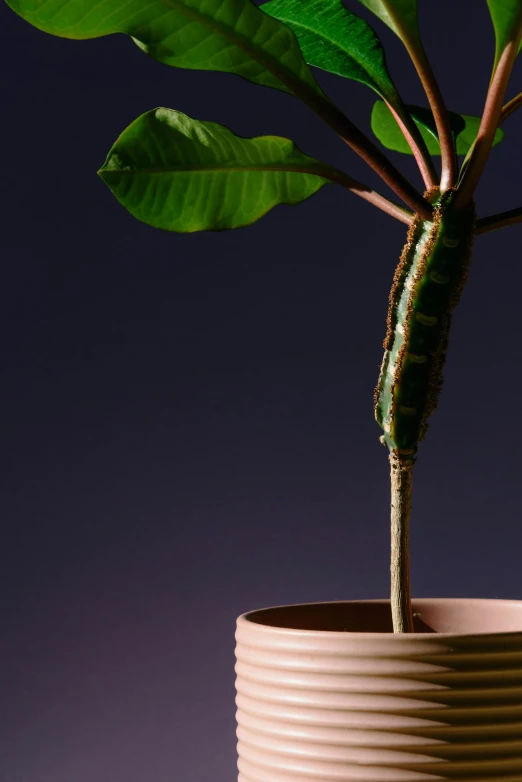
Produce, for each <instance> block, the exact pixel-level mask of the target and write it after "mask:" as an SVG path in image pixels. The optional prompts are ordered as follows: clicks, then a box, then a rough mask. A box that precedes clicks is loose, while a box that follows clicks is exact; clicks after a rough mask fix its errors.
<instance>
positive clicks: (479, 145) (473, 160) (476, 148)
mask: <svg viewBox="0 0 522 782" xmlns="http://www.w3.org/2000/svg"><path fill="white" fill-rule="evenodd" d="M521 34H522V28H521V29H520V30H519V32H518V35H517V36H516V37H515V38H514V39H513V40H512V41H510V42H509V43H508V44H507V45H506V47H505V48H504V50H503V51H502V53H501V55H500V57H499V60H498V64H497V67H496V68H495V71H494V73H493V77H492V79H491V83H490V86H489V90H488V94H487V97H486V103H485V106H484V112H483V114H482V120H481V123H480V127H479V130H478V133H477V138H476V139H475V143H474V145H473V150H472V152H471V155H470V157H469V160H468V162H467V166H466V169H465V171H464V174H463V176H462V180H461V182H460V184H459V187H458V190H457V194H456V196H455V200H454V206H455V208H456V209H463V208H464V207H466V206H467V204H469V202H470V201H471V199H472V198H473V193H474V192H475V188H476V186H477V184H478V181H479V179H480V177H481V176H482V172H483V171H484V167H485V165H486V162H487V159H488V157H489V153H490V151H491V147H492V145H493V140H494V138H495V133H496V130H497V128H498V125H499V122H500V117H501V112H502V102H503V100H504V96H505V94H506V90H507V86H508V82H509V77H510V76H511V71H512V70H513V65H514V63H515V59H516V56H517V53H518V44H519V41H520V35H521Z"/></svg>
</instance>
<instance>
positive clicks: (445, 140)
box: [406, 43, 457, 192]
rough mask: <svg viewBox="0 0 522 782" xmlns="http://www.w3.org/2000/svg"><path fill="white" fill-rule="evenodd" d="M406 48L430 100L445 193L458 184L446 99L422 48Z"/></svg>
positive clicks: (411, 46) (441, 185)
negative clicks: (438, 145)
mask: <svg viewBox="0 0 522 782" xmlns="http://www.w3.org/2000/svg"><path fill="white" fill-rule="evenodd" d="M406 48H407V50H408V54H409V55H410V57H411V60H412V62H413V64H414V66H415V68H416V70H417V73H418V75H419V78H420V80H421V83H422V86H423V87H424V92H425V93H426V97H427V98H428V101H429V104H430V108H431V110H432V112H433V119H434V120H435V126H436V128H437V135H438V137H439V144H440V154H441V161H442V170H441V180H440V189H441V192H444V191H445V190H447V189H448V188H450V187H453V185H454V184H455V182H456V179H457V154H456V151H455V142H454V140H453V134H452V132H451V127H450V123H449V116H448V112H447V109H446V105H445V103H444V98H443V96H442V92H441V91H440V87H439V85H438V82H437V79H436V78H435V74H434V73H433V70H432V67H431V65H430V62H429V60H428V58H427V57H426V53H425V52H424V49H423V48H422V46H413V45H410V44H409V43H406Z"/></svg>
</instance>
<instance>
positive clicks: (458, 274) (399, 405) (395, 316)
mask: <svg viewBox="0 0 522 782" xmlns="http://www.w3.org/2000/svg"><path fill="white" fill-rule="evenodd" d="M454 194H455V190H454V189H451V190H447V191H446V192H445V193H443V194H442V195H440V193H439V192H438V190H437V189H433V190H431V191H428V192H426V193H425V197H426V199H427V200H429V201H430V203H433V206H434V213H433V220H432V221H426V220H424V219H423V218H422V217H421V216H420V215H417V216H416V217H415V219H414V221H413V222H412V224H411V226H410V230H409V231H408V236H407V240H406V245H405V247H404V250H403V252H402V255H401V259H400V262H399V265H398V267H397V269H396V271H395V276H394V279H393V286H392V289H391V292H390V299H389V308H388V323H387V325H388V329H387V334H386V338H385V340H384V357H383V361H382V364H381V372H380V376H379V381H378V384H377V388H376V389H375V417H376V419H377V422H378V423H379V425H380V426H381V427H382V429H383V431H384V434H383V435H382V436H381V438H380V440H381V442H382V443H383V445H385V446H386V447H387V448H388V451H389V453H390V468H391V538H392V540H391V603H392V615H393V629H394V632H396V633H408V632H413V619H412V612H411V598H410V573H409V567H410V553H409V521H410V505H411V479H412V471H413V465H414V463H415V458H416V454H417V449H418V446H419V443H420V442H421V441H422V440H424V437H425V435H426V432H427V430H428V418H429V417H430V415H431V414H432V413H433V411H434V410H435V408H436V406H437V400H438V397H439V393H440V389H441V386H442V381H443V375H442V371H443V367H444V361H445V358H446V350H447V347H448V337H449V330H450V326H451V316H452V313H453V309H454V308H455V305H456V304H457V302H458V300H459V297H460V294H461V292H462V289H463V287H464V284H465V282H466V277H467V273H468V267H469V262H470V259H471V249H472V244H473V236H474V230H475V207H474V204H470V205H469V207H468V208H467V209H465V210H464V211H462V212H460V211H456V210H455V209H454V208H453V206H452V199H453V196H454Z"/></svg>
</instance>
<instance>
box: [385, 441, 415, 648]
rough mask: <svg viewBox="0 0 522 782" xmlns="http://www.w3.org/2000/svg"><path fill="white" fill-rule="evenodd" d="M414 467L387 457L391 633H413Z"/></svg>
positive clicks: (391, 456)
mask: <svg viewBox="0 0 522 782" xmlns="http://www.w3.org/2000/svg"><path fill="white" fill-rule="evenodd" d="M412 472H413V464H412V463H409V464H404V463H403V462H401V460H400V459H399V458H398V457H397V456H396V454H394V453H391V454H390V478H391V608H392V619H393V632H394V633H412V632H413V614H412V610H411V593H410V510H411V484H412Z"/></svg>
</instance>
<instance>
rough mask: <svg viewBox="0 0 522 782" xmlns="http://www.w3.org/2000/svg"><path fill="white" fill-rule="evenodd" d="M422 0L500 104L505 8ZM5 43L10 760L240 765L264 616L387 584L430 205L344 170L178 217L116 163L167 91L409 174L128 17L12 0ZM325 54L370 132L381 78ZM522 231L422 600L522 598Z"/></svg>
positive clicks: (439, 490) (70, 764)
mask: <svg viewBox="0 0 522 782" xmlns="http://www.w3.org/2000/svg"><path fill="white" fill-rule="evenodd" d="M420 5H421V7H422V20H423V30H424V36H425V41H426V46H427V49H428V52H429V54H430V56H431V57H432V59H433V62H434V66H435V69H436V72H437V74H438V76H439V77H440V82H441V85H442V88H443V90H444V92H445V94H446V96H447V102H448V105H449V107H450V108H452V109H454V110H457V111H463V112H467V113H480V111H481V109H482V104H483V99H484V94H485V88H486V86H487V83H488V78H489V73H490V65H491V58H492V53H493V34H492V30H491V27H490V22H489V17H488V12H487V7H486V3H485V2H484V1H482V2H477V1H476V0H468V2H459V3H455V2H454V0H437V2H434V1H432V2H423V3H421V4H420ZM351 7H352V8H354V10H358V11H359V12H360V13H361V14H362V15H364V16H367V14H366V11H365V9H363V8H362V6H361V7H359V6H358V4H357V3H355V1H354V2H352V3H351ZM444 17H445V18H446V21H444ZM375 26H376V27H377V28H378V30H379V33H380V34H381V37H382V40H383V41H384V42H385V43H386V44H387V48H388V51H389V53H390V59H391V60H392V62H393V67H392V73H393V75H394V77H395V79H396V81H397V82H398V83H399V86H401V87H402V89H403V94H404V96H405V98H406V100H408V101H410V102H423V98H422V94H421V91H420V88H419V86H418V83H417V81H416V77H415V74H414V72H413V70H412V68H411V67H410V66H409V63H408V60H407V58H406V55H405V53H404V51H403V50H402V49H401V46H400V43H399V42H398V40H396V39H394V37H393V35H392V34H391V33H390V32H389V31H388V30H387V29H386V28H384V27H383V26H382V25H380V24H379V22H378V21H377V20H376V21H375ZM460 46H461V47H462V51H461V52H460V53H459V47H460ZM469 55H471V57H470V61H469V62H468V61H467V57H468V56H469ZM0 58H1V64H0V93H1V106H2V109H1V110H2V121H1V125H0V134H1V144H2V164H1V187H0V197H1V201H2V204H1V223H2V230H1V233H0V245H1V257H2V284H1V286H0V297H1V304H0V317H1V321H2V323H1V344H2V350H1V356H2V357H1V379H0V393H1V407H0V415H1V424H0V431H1V449H0V453H1V460H2V464H1V476H2V479H1V496H2V543H1V546H0V578H1V580H2V583H1V588H0V604H1V605H0V608H1V641H0V704H1V705H0V723H1V724H0V745H1V746H0V780H1V782H174V780H175V781H176V782H233V780H234V779H236V775H237V772H236V750H235V743H236V739H235V705H234V695H235V693H234V630H235V619H236V617H237V616H238V615H239V614H241V613H243V612H245V611H247V610H250V609H253V608H259V607H262V606H269V605H275V604H282V603H296V602H307V601H312V602H313V601H322V600H343V599H353V598H363V597H366V598H370V597H386V596H387V595H388V568H389V564H388V548H389V541H388V505H389V499H388V463H387V459H386V452H385V450H384V449H383V448H382V446H381V445H380V444H379V441H378V437H379V433H380V431H379V429H378V427H377V425H376V424H375V422H374V420H373V412H372V392H373V388H374V385H375V383H376V379H377V375H378V370H379V365H380V361H381V356H382V347H381V344H382V339H383V337H384V331H385V316H386V306H387V297H388V291H389V288H390V284H391V279H392V276H393V272H394V268H395V265H396V263H397V260H398V256H399V254H400V251H401V248H402V245H403V241H404V226H403V225H402V224H400V223H398V222H396V221H394V220H393V219H392V218H390V217H388V216H387V215H385V214H384V213H381V212H379V211H377V210H376V209H374V208H373V207H371V206H370V205H368V204H367V203H365V202H363V201H362V200H360V199H358V198H356V197H355V196H353V195H351V194H350V193H348V192H347V191H344V190H342V189H341V188H337V187H334V186H331V187H326V188H324V189H323V190H322V191H321V192H319V193H318V194H317V195H315V196H314V197H313V198H311V199H310V200H309V201H307V202H306V203H304V204H301V205H300V206H295V207H288V206H282V207H278V208H276V209H274V210H273V211H272V212H270V213H269V214H268V215H267V216H266V217H264V218H263V219H262V220H261V221H260V222H258V223H257V224H256V225H254V226H252V227H249V228H243V229H241V230H238V231H235V232H230V233H214V234H213V233H209V234H199V235H197V234H195V235H185V236H183V235H176V234H169V233H166V232H160V231H156V230H154V229H152V228H149V227H147V226H146V225H144V224H142V223H139V222H138V221H136V220H135V219H133V218H132V217H131V216H130V215H129V214H128V213H127V212H126V211H125V210H124V209H123V207H121V206H120V205H119V204H118V203H117V201H116V200H115V199H114V198H113V196H112V195H111V193H110V191H109V190H108V188H107V187H106V186H105V185H104V184H103V182H102V181H101V180H100V179H99V178H98V177H97V176H96V170H97V169H98V167H99V166H100V165H101V164H102V162H103V161H104V159H105V156H106V153H107V151H108V150H109V148H110V146H111V145H112V143H113V142H114V141H115V140H116V138H117V136H118V135H119V133H120V132H121V131H122V130H123V129H124V128H125V127H126V126H127V125H128V124H129V123H130V122H131V121H132V120H133V119H135V118H136V117H137V116H138V115H140V114H142V113H143V112H145V111H147V110H149V109H151V108H154V107H156V106H168V107H170V108H176V109H180V110H181V111H184V112H186V113H187V114H189V115H191V116H193V117H197V118H199V119H203V120H215V121H217V122H221V123H223V124H226V125H227V126H229V127H230V128H231V129H232V130H233V131H235V132H236V133H238V134H240V135H243V136H254V135H262V134H279V135H284V136H288V137H290V138H293V139H295V141H296V142H297V143H298V145H299V146H300V147H301V148H302V149H303V150H304V151H305V152H307V153H309V154H311V155H316V156H317V157H320V158H323V159H325V160H327V161H329V162H332V163H334V164H337V165H339V166H341V167H344V166H345V167H346V169H347V170H348V171H349V172H350V173H352V174H353V175H354V176H356V177H360V178H362V179H363V180H364V181H366V182H368V183H371V184H374V185H378V186H379V188H380V189H383V186H382V185H381V184H379V181H378V179H377V178H376V177H375V176H374V175H372V173H371V172H369V171H367V170H366V169H365V166H364V164H363V163H362V162H360V161H359V160H358V159H357V157H356V156H355V154H354V153H352V152H351V151H350V150H349V149H348V148H346V147H345V146H344V145H343V144H342V143H341V142H340V141H339V140H337V139H336V137H335V136H334V135H333V134H332V132H331V131H330V130H329V129H328V128H327V127H326V126H324V127H323V126H322V124H321V122H320V121H319V120H318V119H317V118H315V117H314V116H313V115H312V114H311V113H309V111H308V110H307V109H306V108H305V107H303V106H301V105H300V104H299V103H298V102H297V101H296V100H294V99H292V98H291V97H289V96H286V95H285V94H283V93H281V92H277V91H275V90H270V89H266V88H262V87H258V86H255V85H253V84H250V83H248V82H246V81H243V80H241V79H240V78H238V77H235V76H230V75H226V74H218V73H209V72H194V71H181V70H178V71H176V70H174V69H172V68H169V67H167V66H164V65H160V64H159V63H157V62H154V61H153V60H151V59H148V58H147V57H146V56H145V55H144V54H143V53H142V52H140V50H139V49H138V48H137V47H135V46H134V45H133V44H132V43H131V41H130V40H129V39H127V38H126V37H124V36H112V37H109V38H105V39H100V40H95V41H87V42H74V41H67V40H63V39H58V38H54V37H51V36H48V35H45V34H44V33H41V32H39V31H37V30H35V29H33V28H31V27H30V26H29V25H28V24H26V23H25V22H24V21H22V20H21V19H19V18H18V17H17V16H16V15H15V14H14V13H13V12H12V11H11V10H10V9H9V8H8V7H7V6H6V5H4V4H2V5H1V6H0ZM318 78H319V80H320V83H321V84H322V85H324V87H325V89H327V91H328V93H329V94H330V95H331V96H332V97H334V98H335V99H337V100H338V101H339V102H340V104H341V105H342V106H343V108H344V109H345V110H346V111H347V112H348V113H349V115H350V116H351V117H352V118H353V119H354V120H355V121H356V122H358V123H359V125H360V126H361V127H363V128H368V127H369V115H370V109H371V106H372V104H373V100H374V97H373V93H371V92H370V91H369V90H368V89H366V88H365V87H363V86H362V85H359V84H357V83H355V82H348V81H344V80H342V79H337V78H335V77H328V76H327V75H325V74H323V73H320V72H318ZM517 84H518V86H517ZM521 87H522V62H519V63H518V66H517V69H516V72H515V75H514V79H513V85H512V87H511V89H510V96H512V95H514V94H515V93H516V92H518V91H519V90H520V89H521ZM505 130H506V132H507V139H506V141H505V142H504V144H503V145H502V146H501V147H499V148H497V149H496V150H495V151H494V153H493V156H492V159H491V162H490V165H489V167H488V169H487V172H486V175H485V177H484V180H483V184H482V185H481V188H480V191H479V195H478V205H479V213H480V214H481V215H486V214H490V213H492V212H496V211H500V210H504V209H509V208H513V207H515V206H518V205H520V203H521V201H522V182H521V174H522V160H521V157H520V150H521V149H522V147H521V142H520V136H521V132H522V112H520V113H519V114H518V115H514V116H513V117H512V118H510V119H509V120H508V121H507V122H506V125H505ZM393 159H394V160H395V159H396V160H397V162H398V163H399V164H401V165H402V166H403V170H405V171H406V172H410V173H411V175H412V176H414V181H415V183H416V184H417V185H418V186H420V184H421V183H420V179H419V178H418V177H417V176H416V174H415V173H414V168H413V165H412V163H411V160H409V159H406V158H403V157H401V156H398V155H393ZM495 169H496V172H495ZM521 238H522V226H520V227H518V226H516V227H512V228H508V229H506V230H504V231H501V232H498V233H496V234H493V233H492V234H489V235H486V236H483V237H479V238H478V240H477V242H476V253H475V256H474V261H473V265H472V270H471V273H470V278H469V283H468V286H467V289H466V291H465V294H464V296H463V299H462V302H461V304H460V305H459V307H458V308H457V310H456V314H455V318H454V327H453V332H452V339H451V347H450V353H449V359H448V364H447V371H446V382H445V387H444V391H443V395H442V399H441V403H440V406H439V409H438V411H437V412H436V414H435V415H434V417H433V419H432V426H431V429H430V432H429V436H428V438H427V440H426V442H425V443H424V444H423V445H422V447H421V450H420V454H419V459H418V464H417V468H416V474H415V490H414V507H413V527H412V557H413V562H412V578H413V591H414V594H415V595H417V596H466V597H467V596H476V597H511V598H522V577H521V575H520V547H521V544H522V526H521V523H520V517H521V497H520V475H521V464H522V446H521V437H522V425H521V423H520V417H519V412H520V387H521V384H522V369H521V361H520V360H521V349H520V341H521V332H522V320H521V315H522V312H521V299H520V288H521V285H522V264H521V256H520V250H519V248H520V241H521Z"/></svg>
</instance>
